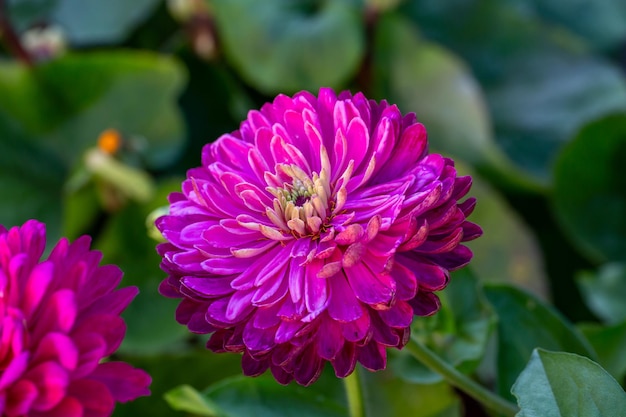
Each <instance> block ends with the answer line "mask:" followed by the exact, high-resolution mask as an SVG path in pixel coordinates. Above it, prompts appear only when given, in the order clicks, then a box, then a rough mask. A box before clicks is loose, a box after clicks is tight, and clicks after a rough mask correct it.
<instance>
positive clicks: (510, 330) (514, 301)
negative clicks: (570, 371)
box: [485, 284, 595, 396]
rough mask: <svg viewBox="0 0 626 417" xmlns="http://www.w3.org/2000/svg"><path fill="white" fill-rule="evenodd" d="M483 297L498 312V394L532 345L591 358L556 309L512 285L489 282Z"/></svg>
mask: <svg viewBox="0 0 626 417" xmlns="http://www.w3.org/2000/svg"><path fill="white" fill-rule="evenodd" d="M485 294H486V296H487V299H488V300H489V302H490V303H491V305H492V306H493V308H494V309H495V311H496V313H497V315H498V343H497V348H498V357H497V368H498V372H497V374H498V381H497V388H498V392H499V393H500V395H503V396H510V393H509V390H510V388H511V386H512V385H513V382H515V379H516V378H517V376H518V375H519V373H520V372H521V371H522V369H524V366H525V365H526V362H528V359H529V358H530V355H531V353H532V351H533V349H535V348H538V347H540V348H544V349H550V350H559V351H567V352H573V353H578V354H581V355H585V356H588V357H591V358H594V359H595V353H594V352H593V348H592V347H591V345H590V344H589V342H588V341H587V340H585V338H584V337H583V336H582V334H581V333H580V332H579V331H578V330H577V329H576V328H575V327H574V326H572V325H571V324H570V323H569V322H567V321H566V319H565V318H564V317H562V316H561V315H560V314H559V313H558V312H557V311H556V310H554V309H552V308H551V307H550V306H548V305H547V304H544V303H543V302H542V301H540V300H539V299H538V298H536V297H534V296H532V295H531V294H529V293H526V292H523V291H521V290H518V289H516V288H513V287H510V286H506V285H500V284H489V285H487V286H486V287H485Z"/></svg>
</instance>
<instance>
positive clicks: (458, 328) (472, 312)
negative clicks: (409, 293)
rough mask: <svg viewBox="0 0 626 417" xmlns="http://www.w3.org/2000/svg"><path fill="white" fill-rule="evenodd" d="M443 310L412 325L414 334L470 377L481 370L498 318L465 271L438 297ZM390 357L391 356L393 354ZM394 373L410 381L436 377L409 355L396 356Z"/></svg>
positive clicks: (456, 274) (391, 365)
mask: <svg viewBox="0 0 626 417" xmlns="http://www.w3.org/2000/svg"><path fill="white" fill-rule="evenodd" d="M439 297H440V299H441V302H442V308H441V310H440V311H439V312H438V313H437V314H435V315H433V316H431V317H420V318H418V319H416V320H415V321H414V322H413V325H412V331H413V332H414V334H415V335H416V336H417V337H418V338H419V339H420V341H421V342H422V343H424V344H426V345H427V346H428V348H429V349H431V350H433V351H434V352H436V353H437V355H439V356H440V357H442V358H443V359H444V360H445V361H446V362H448V363H450V364H452V365H454V366H455V367H457V368H459V369H460V370H461V371H462V372H465V373H471V372H473V371H474V370H475V369H476V367H477V366H478V364H479V362H480V361H481V359H482V357H483V355H484V353H485V347H486V344H487V340H488V339H489V336H490V334H491V332H492V330H493V328H494V324H495V315H494V313H493V311H492V309H491V308H490V306H489V304H488V303H487V301H486V300H485V298H484V295H483V294H482V291H481V290H480V287H479V284H478V282H477V280H476V278H475V277H474V276H473V275H472V274H471V272H470V270H469V269H467V268H465V269H462V270H460V271H457V272H455V273H453V274H452V278H451V279H450V284H448V287H446V289H445V290H444V291H442V292H440V293H439ZM390 353H391V352H390ZM393 357H394V359H393V360H392V361H391V363H390V367H391V369H392V370H393V371H394V372H395V373H396V374H398V375H399V376H401V377H402V378H404V379H405V380H407V381H411V382H416V383H433V382H438V381H441V376H440V375H438V374H436V373H433V372H432V371H430V369H428V368H426V367H425V366H424V365H422V364H421V363H420V362H418V361H416V360H415V359H414V358H413V357H412V356H411V355H410V354H409V353H407V352H404V351H401V352H394V354H393Z"/></svg>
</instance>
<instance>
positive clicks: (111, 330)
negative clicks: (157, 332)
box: [0, 220, 150, 417]
mask: <svg viewBox="0 0 626 417" xmlns="http://www.w3.org/2000/svg"><path fill="white" fill-rule="evenodd" d="M89 244H90V240H89V238H88V237H87V236H83V237H81V238H79V239H77V240H76V241H75V242H74V243H72V244H70V243H68V241H67V240H66V239H63V240H61V241H59V242H58V244H57V245H56V246H55V247H54V249H53V250H52V252H51V253H50V255H49V257H48V258H47V259H45V260H41V257H42V254H43V252H44V249H45V246H46V231H45V226H44V224H42V223H40V222H37V221H34V220H29V221H27V222H26V223H24V225H23V226H21V227H14V228H12V229H10V230H7V229H5V228H4V227H3V226H0V320H2V325H1V326H0V415H2V416H6V417H24V416H28V417H82V416H93V417H105V416H110V415H111V414H112V412H113V409H114V406H115V401H121V402H125V401H129V400H132V399H135V398H136V397H138V396H141V395H149V393H150V391H149V390H148V385H149V384H150V377H149V376H148V375H147V374H146V373H145V372H144V371H141V370H138V369H135V368H133V367H132V366H130V365H129V364H127V363H124V362H102V363H101V359H103V358H105V357H107V356H108V355H110V354H112V353H113V352H114V351H115V350H116V349H117V348H118V346H119V345H120V343H121V341H122V339H123V337H124V334H125V332H126V327H125V325H124V321H123V320H122V319H121V318H120V316H119V315H120V313H121V311H122V310H124V308H126V306H127V305H128V303H130V301H131V300H132V299H133V298H134V297H135V295H136V294H137V289H136V288H132V287H129V288H122V289H118V290H115V288H116V287H117V285H118V284H119V282H120V280H121V278H122V272H121V271H120V270H119V268H117V267H116V266H113V265H106V266H99V265H98V264H99V262H100V259H101V254H100V253H99V252H96V251H91V250H89Z"/></svg>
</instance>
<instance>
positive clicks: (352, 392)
mask: <svg viewBox="0 0 626 417" xmlns="http://www.w3.org/2000/svg"><path fill="white" fill-rule="evenodd" d="M343 384H344V386H345V388H346V396H347V397H348V411H349V416H350V417H365V409H364V408H363V395H362V393H361V382H360V380H359V374H358V369H357V368H355V369H354V372H352V373H351V374H350V375H348V376H347V377H345V378H344V379H343Z"/></svg>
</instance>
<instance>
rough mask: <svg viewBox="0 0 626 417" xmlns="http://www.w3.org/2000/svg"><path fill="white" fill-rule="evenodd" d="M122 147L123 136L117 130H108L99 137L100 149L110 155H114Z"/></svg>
mask: <svg viewBox="0 0 626 417" xmlns="http://www.w3.org/2000/svg"><path fill="white" fill-rule="evenodd" d="M121 146H122V136H121V135H120V132H118V131H117V130H115V129H107V130H105V131H104V132H102V133H100V136H99V137H98V149H100V150H101V151H102V152H104V153H107V154H109V155H114V154H115V153H116V152H117V151H118V150H119V149H120V147H121Z"/></svg>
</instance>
